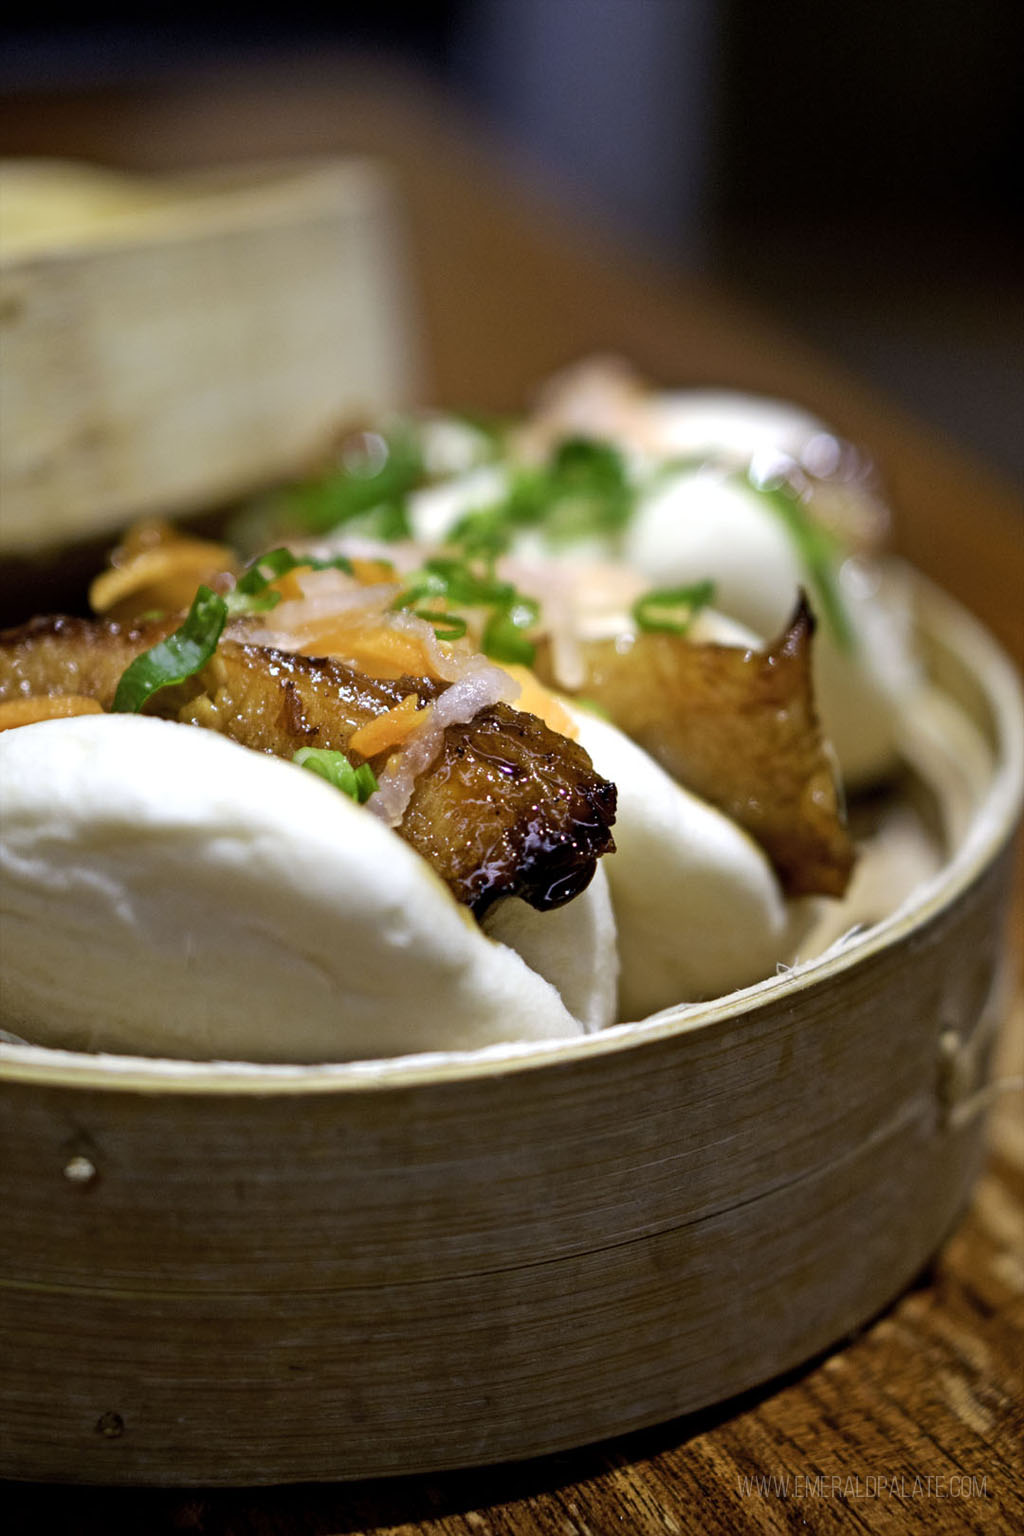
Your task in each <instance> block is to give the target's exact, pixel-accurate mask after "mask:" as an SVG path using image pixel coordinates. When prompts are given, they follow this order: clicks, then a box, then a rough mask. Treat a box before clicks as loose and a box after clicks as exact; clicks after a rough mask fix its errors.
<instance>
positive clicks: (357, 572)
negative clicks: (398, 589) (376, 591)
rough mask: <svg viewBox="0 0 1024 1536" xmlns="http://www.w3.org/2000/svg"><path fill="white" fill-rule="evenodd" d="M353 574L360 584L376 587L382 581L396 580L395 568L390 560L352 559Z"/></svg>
mask: <svg viewBox="0 0 1024 1536" xmlns="http://www.w3.org/2000/svg"><path fill="white" fill-rule="evenodd" d="M351 563H352V574H353V576H354V577H355V579H356V581H358V582H359V584H360V586H363V587H375V586H378V585H379V584H380V582H382V581H394V579H395V568H394V566H393V565H392V564H391V561H390V560H360V559H359V558H358V557H355V558H353V560H352V562H351Z"/></svg>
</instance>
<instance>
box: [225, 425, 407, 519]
mask: <svg viewBox="0 0 1024 1536" xmlns="http://www.w3.org/2000/svg"><path fill="white" fill-rule="evenodd" d="M424 479H425V469H424V465H423V455H422V452H421V450H420V445H419V441H418V438H417V436H416V433H415V431H414V430H412V429H410V428H409V427H398V428H397V429H396V430H395V431H393V432H391V433H389V434H387V435H382V434H380V433H368V434H365V435H364V439H363V440H361V444H360V446H359V447H358V448H357V451H356V452H354V453H352V452H350V453H349V454H348V456H347V458H346V459H344V460H343V462H342V463H341V464H340V465H339V466H337V467H335V468H331V469H329V470H326V471H324V472H323V473H322V474H319V475H314V476H311V477H309V478H308V479H306V480H301V481H298V482H296V483H295V484H292V485H287V486H283V487H282V488H281V489H280V490H277V491H272V492H270V493H269V494H268V495H266V496H264V497H261V498H260V499H259V500H258V501H256V502H254V503H252V504H251V505H250V506H248V507H246V508H245V509H243V511H242V512H241V514H240V515H239V516H238V517H237V518H236V519H235V521H234V524H233V526H232V529H231V536H232V542H234V543H237V544H241V545H242V546H243V547H246V548H249V549H252V548H253V547H257V548H258V547H259V546H260V545H261V544H265V543H266V542H267V541H268V540H269V539H271V538H281V537H282V536H283V537H290V536H292V535H303V534H310V533H325V532H327V531H328V530H329V529H332V528H337V527H338V526H340V525H341V524H344V525H345V526H346V528H349V529H351V530H352V531H353V532H358V533H361V534H364V535H365V536H366V537H367V538H378V539H391V540H394V539H403V538H408V537H409V536H410V533H411V530H410V527H409V520H408V517H407V515H406V511H405V499H406V497H407V496H408V494H409V492H410V491H412V490H414V489H415V488H416V486H417V485H419V484H421V483H422V482H423V480H424Z"/></svg>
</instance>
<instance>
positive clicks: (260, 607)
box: [227, 549, 352, 617]
mask: <svg viewBox="0 0 1024 1536" xmlns="http://www.w3.org/2000/svg"><path fill="white" fill-rule="evenodd" d="M303 566H305V567H306V568H307V569H309V570H314V571H344V572H345V574H346V575H348V576H351V575H352V562H351V560H349V559H348V558H347V557H346V556H345V555H335V556H334V558H333V559H331V560H317V559H315V558H314V557H313V556H312V555H295V554H293V553H292V551H291V550H290V549H270V550H268V551H267V553H266V554H265V555H260V556H259V557H258V558H257V559H255V560H254V561H253V562H252V564H251V565H250V566H249V567H248V569H247V570H246V571H244V572H243V574H242V575H241V576H239V578H238V581H237V582H236V583H235V589H234V591H233V592H229V593H228V596H227V604H228V612H229V614H231V616H232V617H234V616H235V615H237V614H240V613H265V612H266V611H267V610H268V609H269V608H276V607H277V605H278V603H279V602H280V601H281V594H280V592H270V591H268V590H267V589H268V587H269V586H270V583H271V582H272V581H276V580H277V579H278V577H279V576H286V575H287V574H288V572H289V571H296V570H299V569H300V568H301V567H303Z"/></svg>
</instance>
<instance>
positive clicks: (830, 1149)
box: [0, 581, 1024, 1485]
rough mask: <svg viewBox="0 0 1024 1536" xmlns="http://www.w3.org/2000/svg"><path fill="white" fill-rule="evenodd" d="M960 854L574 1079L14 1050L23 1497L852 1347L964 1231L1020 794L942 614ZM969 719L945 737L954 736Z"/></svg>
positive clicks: (598, 1417) (551, 1068) (7, 1279)
mask: <svg viewBox="0 0 1024 1536" xmlns="http://www.w3.org/2000/svg"><path fill="white" fill-rule="evenodd" d="M915 588H916V601H917V607H918V614H919V629H920V639H921V643H922V646H923V648H924V650H925V652H926V654H927V658H928V665H929V667H930V671H931V676H932V679H933V682H934V685H935V687H936V689H937V690H938V691H939V695H940V697H941V698H942V699H943V700H945V701H946V702H947V704H948V705H949V707H950V710H951V711H952V709H953V704H954V702H955V705H956V708H958V709H960V710H962V711H963V713H964V714H965V715H966V716H967V717H969V719H970V720H971V721H973V723H974V726H976V727H977V730H978V732H980V734H981V736H982V737H983V738H984V741H985V742H986V743H987V752H988V754H990V759H989V760H988V762H987V766H986V767H985V769H984V772H983V773H981V774H979V773H977V772H974V773H967V772H964V771H962V769H961V765H960V761H959V756H958V748H957V746H956V743H955V741H950V742H946V743H943V741H942V740H941V735H942V732H941V730H940V732H939V734H938V735H937V736H936V739H935V742H934V757H935V772H934V775H933V779H932V791H931V793H932V794H933V797H934V798H935V799H936V809H937V811H938V813H939V814H940V815H941V816H942V817H944V818H945V824H946V828H947V832H948V834H949V839H950V843H951V846H950V849H949V853H948V857H947V858H946V861H945V863H944V865H943V867H942V869H941V871H940V873H939V874H938V875H937V876H936V877H935V878H933V879H930V880H929V881H927V882H926V883H925V885H924V886H923V887H922V888H921V889H919V890H918V891H916V892H915V893H914V895H913V896H912V897H911V898H910V899H909V900H908V901H907V902H905V903H904V904H903V905H902V906H901V907H900V908H899V909H898V910H897V911H895V912H893V913H891V914H890V915H889V916H888V917H886V918H885V919H884V920H882V921H881V922H879V923H878V924H877V925H875V926H874V927H872V928H871V929H869V930H868V931H866V932H865V933H863V934H861V935H860V936H859V937H858V938H855V939H853V940H852V941H850V942H848V943H846V944H843V945H840V946H838V947H836V948H834V949H833V950H831V951H830V952H829V953H827V954H826V955H825V956H824V957H822V958H820V959H818V960H816V961H813V962H810V963H808V964H807V965H805V966H801V967H798V968H797V969H795V970H794V971H793V972H792V973H790V974H788V975H783V976H779V977H774V978H770V979H769V980H768V981H766V982H764V983H761V984H759V985H758V986H754V987H751V988H749V989H747V990H745V991H744V992H741V993H737V994H734V995H732V996H730V997H727V998H724V999H720V1000H718V1001H716V1002H713V1003H709V1004H705V1005H700V1006H697V1007H689V1008H683V1009H679V1010H677V1011H675V1012H670V1013H668V1014H665V1015H660V1016H659V1017H658V1018H657V1019H656V1020H654V1021H652V1022H648V1023H646V1024H643V1025H639V1026H636V1025H633V1026H619V1027H617V1028H614V1029H612V1030H610V1031H607V1032H606V1033H604V1034H601V1035H597V1036H592V1037H589V1038H585V1039H582V1040H578V1041H573V1042H571V1043H568V1044H565V1045H562V1046H557V1045H556V1046H551V1045H546V1046H543V1047H541V1046H529V1047H519V1048H506V1049H504V1050H491V1051H488V1052H483V1053H480V1054H478V1055H475V1056H474V1055H464V1056H462V1057H423V1058H407V1059H405V1060H397V1061H393V1062H388V1063H383V1064H377V1065H369V1064H365V1063H364V1064H359V1065H351V1064H350V1065H348V1066H320V1067H297V1066H291V1067H275V1066H258V1067H256V1066H245V1065H238V1064H236V1065H223V1064H222V1065H219V1066H215V1065H209V1064H206V1065H202V1064H191V1063H153V1062H149V1061H145V1060H142V1059H128V1058H102V1059H97V1058H91V1057H88V1056H85V1055H75V1054H71V1053H63V1052H57V1051H48V1050H45V1049H42V1048H33V1047H30V1046H22V1045H13V1044H11V1045H6V1046H3V1047H0V1051H2V1061H0V1099H2V1137H3V1146H2V1161H0V1168H2V1179H3V1212H4V1218H3V1222H2V1224H0V1246H2V1260H0V1275H2V1283H3V1286H4V1292H3V1297H4V1299H3V1305H2V1307H0V1353H2V1358H3V1360H4V1370H3V1374H2V1379H0V1397H2V1410H0V1415H2V1416H0V1423H2V1431H3V1432H2V1444H3V1449H2V1461H0V1470H2V1472H3V1473H4V1474H5V1475H6V1476H8V1477H15V1478H27V1479H53V1480H64V1481H80V1482H95V1483H104V1484H112V1483H136V1484H138V1483H144V1484H168V1485H169V1484H205V1485H213V1484H227V1485H230V1484H236V1485H237V1484H259V1483H277V1482H286V1481H296V1480H317V1479H320V1480H325V1479H331V1480H333V1479H344V1478H358V1477H369V1476H380V1475H385V1474H397V1473H409V1472H424V1471H430V1470H437V1469H441V1468H446V1467H454V1466H465V1465H471V1464H481V1463H486V1462H493V1461H497V1460H502V1459H510V1458H522V1457H529V1456H534V1455H537V1454H541V1453H545V1452H552V1451H557V1450H562V1449H566V1448H569V1447H575V1446H579V1445H581V1444H584V1443H586V1442H591V1441H594V1440H596V1439H599V1438H601V1437H604V1436H609V1435H614V1434H618V1433H621V1432H623V1431H627V1430H632V1429H636V1428H639V1427H641V1426H645V1425H650V1424H652V1423H655V1422H658V1421H661V1420H665V1419H667V1418H670V1417H672V1416H674V1415H677V1414H680V1413H684V1412H687V1411H690V1410H694V1409H698V1408H701V1407H703V1406H705V1405H707V1404H710V1403H712V1402H715V1401H719V1400H722V1399H724V1398H726V1397H728V1396H730V1395H732V1394H734V1393H737V1392H740V1391H742V1390H744V1389H746V1388H750V1387H753V1386H754V1385H756V1384H759V1383H763V1382H765V1381H767V1380H769V1379H770V1378H772V1377H773V1376H775V1375H777V1374H778V1373H780V1372H783V1371H785V1370H788V1369H790V1368H792V1367H794V1366H796V1365H798V1364H799V1363H800V1362H802V1361H806V1360H807V1359H809V1358H810V1357H812V1356H813V1355H815V1354H816V1353H818V1352H820V1351H822V1350H824V1349H826V1348H827V1347H828V1346H830V1345H832V1344H834V1343H836V1342H837V1341H838V1340H841V1339H842V1338H843V1337H844V1336H846V1335H847V1334H849V1333H850V1331H851V1330H853V1329H856V1328H857V1327H859V1326H860V1325H862V1324H863V1323H865V1322H866V1321H867V1320H868V1319H870V1318H871V1317H872V1316H873V1315H874V1314H875V1313H877V1312H878V1310H879V1309H880V1308H883V1307H884V1306H886V1304H887V1303H889V1302H890V1301H892V1299H893V1298H894V1297H895V1296H896V1295H898V1293H899V1292H900V1291H901V1289H902V1288H904V1287H905V1286H906V1285H907V1284H908V1283H909V1282H910V1281H911V1280H912V1279H913V1277H914V1276H915V1274H916V1273H917V1272H918V1271H919V1270H920V1269H921V1267H922V1265H923V1264H925V1262H926V1261H927V1260H928V1259H929V1257H930V1256H931V1255H932V1254H933V1253H934V1252H935V1250H936V1248H937V1247H938V1246H939V1244H940V1243H941V1242H942V1240H943V1238H944V1237H945V1235H946V1234H947V1233H948V1232H949V1231H950V1229H951V1227H952V1226H953V1224H954V1223H955V1222H956V1220H957V1218H958V1216H959V1214H960V1213H961V1212H962V1210H963V1208H964V1205H965V1202H966V1201H967V1200H968V1197H969V1194H970V1190H971V1185H972V1181H973V1180H974V1178H975V1175H976V1173H977V1172H978V1169H979V1165H980V1161H981V1158H982V1154H983V1115H982V1113H981V1106H982V1103H983V1102H984V1099H985V1097H986V1095H985V1092H984V1083H985V1080H986V1074H987V1070H988V1061H989V1055H990V1047H991V1044H992V1041H993V1037H994V1034H995V1027H996V1025H997V1023H998V1020H999V1015H1000V1001H1001V998H1002V997H1003V981H1004V964H1003V960H1002V955H1003V928H1004V921H1003V919H1004V913H1005V906H1006V900H1007V892H1008V885H1009V879H1010V874H1011V864H1012V858H1011V853H1012V850H1011V841H1012V835H1013V830H1014V826H1015V823H1016V820H1017V817H1018V814H1019V810H1020V804H1021V787H1022V777H1024V773H1022V763H1024V746H1022V738H1024V730H1022V721H1021V707H1020V699H1019V695H1018V690H1017V684H1016V680H1015V677H1014V674H1013V672H1012V669H1011V668H1010V666H1009V664H1008V663H1007V662H1006V661H1005V659H1004V658H1003V656H1002V655H1001V653H1000V652H999V651H998V649H997V648H996V647H995V645H994V643H993V642H992V641H991V640H990V639H989V638H988V637H987V636H986V634H985V633H984V631H983V630H982V629H981V628H980V627H979V626H978V625H977V624H976V623H975V621H974V620H973V619H971V618H969V617H968V616H967V615H966V614H965V613H964V612H963V611H962V610H960V609H959V608H958V607H956V606H955V605H954V604H953V603H952V602H951V601H950V600H949V599H948V598H946V597H944V596H943V595H942V594H941V593H938V592H937V591H936V590H935V589H933V588H931V587H929V586H928V585H926V584H925V583H924V582H920V581H919V582H915ZM940 713H941V712H940Z"/></svg>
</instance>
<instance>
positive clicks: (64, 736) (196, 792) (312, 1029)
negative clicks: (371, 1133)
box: [0, 715, 582, 1061]
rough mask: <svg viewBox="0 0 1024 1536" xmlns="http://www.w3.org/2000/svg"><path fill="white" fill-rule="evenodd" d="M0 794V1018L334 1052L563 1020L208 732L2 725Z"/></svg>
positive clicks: (576, 1030)
mask: <svg viewBox="0 0 1024 1536" xmlns="http://www.w3.org/2000/svg"><path fill="white" fill-rule="evenodd" d="M0 794H2V801H3V806H4V815H3V825H2V829H0V875H2V885H3V897H2V903H3V910H2V921H3V925H4V940H5V946H6V950H7V958H8V964H7V966H6V967H5V977H4V982H3V999H2V1013H3V1018H4V1024H5V1027H6V1028H7V1029H8V1030H10V1031H13V1032H14V1033H16V1034H19V1035H24V1036H25V1037H26V1038H28V1039H31V1040H33V1041H34V1042H36V1043H39V1044H43V1045H52V1046H58V1047H64V1048H68V1049H86V1050H100V1051H114V1052H118V1051H125V1052H131V1053H136V1054H146V1055H157V1056H169V1057H192V1058H196V1059H206V1058H219V1059H234V1060H249V1061H329V1060H334V1061H337V1060H344V1059H346V1058H356V1057H362V1058H373V1057H383V1056H391V1055H398V1054H402V1053H406V1052H416V1051H425V1050H435V1049H448V1050H459V1049H470V1048H474V1047H478V1046H485V1045H489V1044H491V1043H494V1042H499V1041H506V1040H511V1039H517V1040H529V1039H543V1038H551V1037H567V1036H572V1035H578V1034H580V1033H581V1031H582V1025H581V1024H580V1023H579V1022H577V1020H576V1019H575V1018H573V1016H572V1015H571V1013H570V1012H569V1011H568V1010H567V1009H566V1007H565V1006H564V1005H563V1003H562V1002H561V1000H560V998H559V996H558V993H557V992H556V991H555V989H554V987H553V986H551V985H550V984H549V983H548V982H547V981H545V980H544V979H542V977H541V976H539V975H538V974H536V972H534V971H532V970H531V969H530V968H529V967H528V966H527V965H526V964H525V963H524V961H523V960H522V959H521V958H520V957H519V955H517V954H515V953H514V952H513V951H512V950H511V949H508V948H506V947H505V946H504V945H502V944H500V943H496V942H495V941H493V940H492V939H489V938H487V937H486V936H485V935H484V934H483V933H481V931H480V929H479V928H478V927H477V925H476V924H475V923H474V921H473V920H472V919H471V918H470V917H469V915H468V913H467V912H466V911H465V910H464V909H463V908H460V907H459V906H458V905H457V904H456V903H455V902H454V901H453V900H452V898H451V896H450V895H449V892H448V891H447V889H446V888H445V887H444V886H443V885H442V883H441V882H440V881H439V880H438V879H437V877H436V876H435V875H434V874H433V872H432V871H431V869H430V868H429V866H428V865H427V864H426V862H425V861H424V860H423V859H421V858H420V857H419V856H418V855H417V854H416V853H414V852H413V851H412V850H411V849H410V848H408V847H407V846H406V845H405V844H404V843H403V842H402V841H401V840H400V839H399V838H398V837H396V836H395V835H394V833H392V832H391V831H390V830H389V829H388V828H387V827H385V826H383V825H382V824H381V823H380V822H379V821H378V820H376V818H375V817H373V816H371V815H369V814H368V813H367V812H366V811H365V809H363V808H362V807H359V806H356V805H355V804H354V803H353V802H352V801H351V800H349V799H348V797H347V796H346V795H344V794H341V793H340V792H339V791H338V790H336V789H335V788H333V786H331V785H329V784H327V783H325V782H324V781H323V780H321V779H318V778H317V777H316V776H314V775H313V774H310V773H307V772H304V771H303V770H302V769H300V768H296V767H294V766H293V765H292V764H290V763H286V762H282V761H279V760H277V759H274V758H271V757H268V756H265V755H263V754H261V753H258V752H254V751H251V750H249V749H248V748H246V747H242V746H238V745H237V744H235V743H233V742H231V741H228V740H226V739H224V738H223V737H221V736H219V735H217V734H215V733H214V732H211V731H204V730H198V729H196V728H195V727H193V726H188V725H179V724H176V723H172V722H168V721H163V720H157V719H153V718H149V717H145V716H129V715H112V716H100V715H88V716H82V717H79V718H73V719H67V720H53V721H46V722H42V723H38V724H35V725H27V726H23V727H21V728H19V729H17V730H8V731H5V732H3V733H2V735H0ZM12 961H13V962H14V963H11V962H12Z"/></svg>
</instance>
